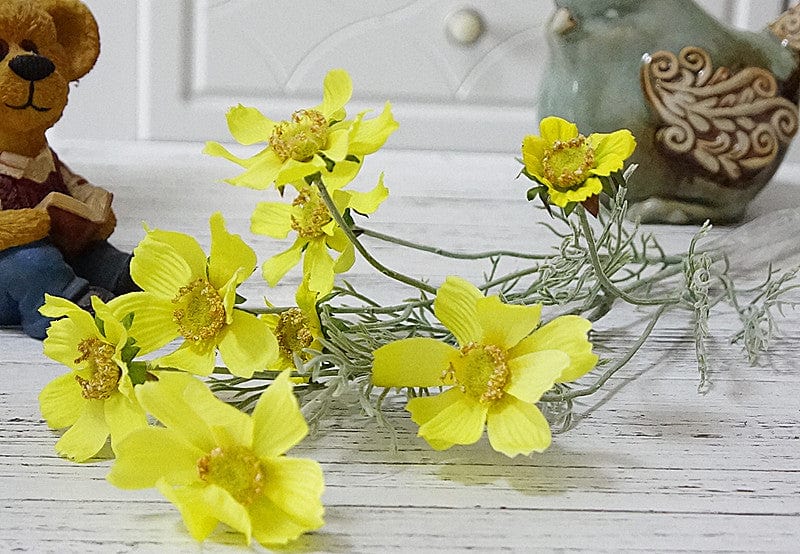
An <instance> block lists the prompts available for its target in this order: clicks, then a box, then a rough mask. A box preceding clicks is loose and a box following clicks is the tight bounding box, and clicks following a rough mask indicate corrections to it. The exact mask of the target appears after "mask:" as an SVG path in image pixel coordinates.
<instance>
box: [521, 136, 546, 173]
mask: <svg viewBox="0 0 800 554" xmlns="http://www.w3.org/2000/svg"><path fill="white" fill-rule="evenodd" d="M547 146H548V145H547V143H545V141H544V140H543V139H542V137H537V136H536V135H528V136H527V137H525V138H524V139H522V161H523V163H524V164H525V169H526V170H527V171H528V173H530V174H531V176H533V177H534V178H536V180H538V181H541V182H542V183H545V184H548V181H547V180H546V179H545V177H544V165H543V164H542V159H543V158H544V152H545V149H546V148H547Z"/></svg>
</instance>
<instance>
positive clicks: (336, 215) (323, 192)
mask: <svg viewBox="0 0 800 554" xmlns="http://www.w3.org/2000/svg"><path fill="white" fill-rule="evenodd" d="M314 184H315V185H316V187H317V190H318V191H319V195H320V198H322V201H323V202H325V206H326V207H327V208H328V211H329V212H330V214H331V217H333V219H334V221H336V224H337V225H339V227H340V228H341V229H342V231H343V232H344V234H345V236H346V237H347V240H349V241H350V244H352V245H353V246H354V247H355V249H356V250H358V252H359V254H361V256H363V257H364V259H365V260H366V261H367V263H369V265H371V266H372V267H374V268H375V269H377V270H378V271H380V272H381V273H383V274H384V275H386V276H387V277H389V278H390V279H394V280H395V281H399V282H401V283H403V284H406V285H409V286H412V287H414V288H416V289H418V290H422V291H425V292H427V293H430V294H436V289H435V288H434V287H432V286H431V285H429V284H428V283H423V282H422V281H420V280H418V279H414V278H413V277H409V276H407V275H403V274H402V273H399V272H397V271H394V270H393V269H389V268H388V267H386V266H385V265H383V264H382V263H380V262H379V261H378V260H376V259H375V258H374V257H373V256H372V254H370V253H369V251H368V250H367V249H366V248H365V247H364V245H363V244H361V241H359V240H358V237H357V236H356V235H355V233H353V229H352V228H351V227H350V224H349V223H347V222H346V221H345V220H344V217H343V216H342V214H341V213H340V212H339V209H338V208H337V207H336V204H334V202H333V198H331V195H330V194H328V189H326V188H325V185H324V184H323V183H322V180H321V179H320V178H317V179H315V180H314Z"/></svg>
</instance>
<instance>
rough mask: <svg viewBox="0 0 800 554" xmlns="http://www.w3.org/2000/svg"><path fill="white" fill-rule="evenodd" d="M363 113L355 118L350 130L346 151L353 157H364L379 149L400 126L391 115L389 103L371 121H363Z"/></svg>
mask: <svg viewBox="0 0 800 554" xmlns="http://www.w3.org/2000/svg"><path fill="white" fill-rule="evenodd" d="M363 117H364V113H361V114H359V115H358V117H356V120H355V122H354V123H353V126H352V127H351V130H350V145H349V146H348V150H349V152H350V153H351V154H353V155H355V156H366V155H367V154H372V153H373V152H376V151H377V150H378V149H379V148H381V147H382V146H383V145H384V143H385V142H386V139H388V138H389V135H391V134H392V133H394V132H395V131H396V130H397V129H398V127H400V124H399V123H397V121H395V119H394V116H393V115H392V105H391V104H390V103H389V102H386V104H385V105H384V107H383V112H381V114H380V115H379V116H378V117H376V118H373V119H367V120H364V119H363Z"/></svg>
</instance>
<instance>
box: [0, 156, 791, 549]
mask: <svg viewBox="0 0 800 554" xmlns="http://www.w3.org/2000/svg"><path fill="white" fill-rule="evenodd" d="M199 150H200V147H199V146H197V145H186V146H170V147H167V146H155V145H132V144H104V145H101V144H97V145H91V147H87V146H85V145H80V144H73V145H69V144H67V145H64V146H63V147H62V148H61V149H60V150H59V154H60V155H61V157H62V158H63V159H65V160H67V161H68V163H70V165H71V166H72V168H73V169H74V170H76V171H77V172H79V173H83V174H84V175H85V176H86V177H88V178H90V180H93V181H94V182H96V183H97V184H103V185H106V186H108V187H109V188H110V189H111V190H112V191H113V192H114V194H115V209H116V211H117V213H118V214H119V219H120V223H119V227H118V230H117V232H116V234H115V235H114V240H115V241H116V242H117V244H119V245H120V246H122V247H124V248H131V247H132V246H133V245H135V243H136V242H137V241H138V240H139V239H140V238H141V235H142V231H141V226H140V222H141V221H142V220H146V221H147V222H148V223H149V224H150V225H153V226H158V227H161V228H167V229H177V230H181V231H185V232H189V233H192V234H195V235H196V236H197V237H198V238H199V240H200V241H201V243H202V244H204V245H205V246H207V245H208V228H207V217H208V215H209V214H210V213H212V212H213V211H215V210H217V209H219V210H221V211H222V212H223V214H224V215H225V216H226V218H227V220H228V222H229V225H230V227H231V228H233V229H234V230H236V231H237V232H241V233H242V234H243V236H244V238H245V240H247V241H248V242H249V243H250V244H252V245H253V246H254V248H255V249H256V250H257V252H258V253H259V257H260V258H261V259H262V260H263V259H266V257H267V256H269V255H271V254H274V253H276V252H278V251H279V250H280V249H281V248H282V245H280V244H276V243H273V242H269V241H267V240H265V239H264V238H263V237H254V236H252V235H250V233H249V232H248V231H247V226H248V218H249V214H250V211H251V210H252V207H253V204H254V202H255V201H257V200H258V199H262V198H265V195H264V193H254V192H252V191H246V190H237V189H233V188H230V187H227V186H225V185H222V184H219V183H215V181H217V180H219V179H221V178H224V177H226V176H231V175H233V174H235V173H236V171H235V168H233V167H232V166H228V165H226V164H225V163H224V162H219V161H216V160H209V159H206V158H203V157H202V156H201V155H200V154H199V153H198V152H199ZM518 169H519V168H518V166H517V164H516V162H515V161H514V160H513V159H511V158H509V157H506V156H494V155H485V154H475V155H468V154H441V153H433V152H392V153H388V154H378V155H376V157H375V158H374V159H372V160H370V161H369V162H368V163H367V165H366V167H365V168H364V171H363V172H362V174H361V175H360V176H359V180H358V183H356V185H357V186H358V187H359V188H360V187H363V188H366V187H369V186H370V185H372V184H374V182H375V180H376V179H377V172H379V171H380V170H385V171H386V183H387V185H388V186H389V188H390V190H391V195H390V198H389V200H388V201H387V203H386V204H385V205H384V206H383V207H382V208H381V210H379V212H378V213H377V214H375V216H373V217H372V218H370V220H369V225H370V227H372V228H374V229H376V230H379V231H384V232H394V233H402V234H403V235H404V236H407V237H409V238H412V239H418V240H424V241H425V242H428V243H434V244H437V245H440V246H443V247H447V248H450V249H455V250H483V249H488V248H496V247H515V248H525V247H528V248H531V247H535V248H536V249H540V244H547V240H548V239H546V236H545V235H543V234H542V233H543V230H542V228H541V226H539V225H538V223H537V222H538V221H541V214H540V213H539V212H538V211H536V210H534V209H533V208H532V207H531V206H530V205H528V204H527V203H526V202H525V201H524V190H525V183H523V182H522V181H516V180H515V179H514V177H515V176H516V174H517V172H518ZM792 174H793V172H792V171H791V168H787V169H786V170H784V171H783V172H782V173H780V174H779V177H778V180H777V182H776V183H774V184H773V185H772V186H771V187H769V188H768V189H767V191H766V192H765V193H764V194H763V195H762V196H761V197H759V199H758V200H757V202H756V204H755V205H754V206H753V209H752V213H753V214H759V213H765V212H767V211H769V210H770V209H772V208H773V207H775V206H780V207H787V205H794V206H797V205H800V202H799V201H798V199H800V193H798V190H797V189H796V188H793V187H794V185H792V184H791V182H792V181H793V178H792ZM654 230H655V232H656V233H657V234H658V236H659V237H660V238H661V239H662V241H663V242H664V243H665V244H666V245H667V247H668V248H669V249H670V250H672V251H679V250H680V249H682V248H683V247H685V244H686V242H687V241H688V238H689V237H690V235H691V233H692V232H693V231H694V229H693V228H679V227H660V228H654ZM717 232H718V233H722V232H724V231H722V230H718V231H717ZM373 244H375V243H370V245H373ZM374 252H375V255H376V256H377V257H378V258H379V259H381V260H382V261H383V262H384V263H387V264H388V265H390V266H392V267H396V268H398V269H402V270H404V271H408V272H409V273H414V274H416V275H417V276H428V277H429V278H430V281H431V283H433V284H438V283H439V282H441V280H442V278H443V277H444V276H445V275H447V274H448V273H459V274H461V275H464V276H466V277H471V278H477V277H479V276H480V274H481V272H482V271H483V270H484V269H485V267H482V266H481V264H463V265H461V263H460V262H454V261H446V262H443V261H441V260H437V259H435V258H433V257H432V256H430V255H427V254H417V253H413V254H411V255H408V254H405V253H402V252H399V251H398V250H397V249H395V248H390V247H387V246H386V245H381V244H375V248H374ZM297 279H298V274H292V275H290V278H289V280H288V284H287V285H286V286H280V287H277V288H276V289H275V290H273V291H269V290H267V288H266V286H265V285H263V284H262V283H261V282H260V281H259V280H258V279H257V278H254V279H252V280H251V281H249V282H248V283H247V284H246V286H245V294H246V295H248V296H250V297H251V298H252V297H258V295H261V294H265V293H266V294H268V295H269V297H270V299H272V300H273V301H274V302H276V303H279V302H283V301H288V300H289V299H290V298H291V292H292V291H291V287H292V286H294V285H295V284H296V283H297ZM348 279H350V280H351V281H352V282H354V283H356V284H358V285H359V286H360V287H363V288H364V289H366V290H368V291H370V292H371V293H373V294H375V295H376V296H379V297H382V298H384V299H390V300H391V299H394V300H398V299H401V298H403V297H404V295H408V294H409V291H408V290H406V289H404V288H402V287H401V286H395V285H387V284H386V281H385V280H383V279H379V278H377V277H375V275H374V273H372V272H371V271H370V270H369V268H367V267H366V266H365V265H364V264H362V263H358V264H357V265H356V267H355V268H354V272H353V274H352V275H351V276H349V277H348ZM642 315H643V314H640V313H637V312H636V311H634V310H627V309H624V308H621V309H620V310H615V311H614V312H613V315H611V316H609V317H606V318H604V319H603V320H601V322H600V323H599V324H598V326H597V330H598V336H599V337H600V338H601V340H602V341H603V348H602V349H601V350H600V353H601V355H603V356H609V357H611V356H614V355H616V354H619V353H620V352H623V351H624V350H625V349H626V347H628V346H630V344H631V343H632V342H633V340H634V338H635V334H634V333H635V329H636V326H637V325H642ZM787 315H788V317H787V319H785V320H783V322H782V331H783V334H782V336H781V337H780V338H778V339H776V341H775V343H774V345H773V346H774V348H773V350H772V352H771V354H770V355H769V356H766V357H764V358H763V359H762V361H761V363H760V364H758V365H756V366H753V367H751V366H750V365H748V363H747V362H746V358H745V357H744V356H743V353H742V352H741V349H740V347H739V346H737V345H730V344H728V340H727V339H728V337H729V336H730V335H731V334H732V333H733V332H734V330H735V329H736V324H737V322H736V318H735V317H733V315H732V314H730V313H721V314H720V316H719V318H718V319H715V320H712V329H711V331H712V340H711V343H710V352H711V357H712V367H713V373H712V380H713V383H714V384H713V386H712V388H711V390H710V392H709V393H707V394H705V395H700V394H698V393H697V385H698V375H697V370H696V367H695V364H694V342H693V339H692V336H691V330H690V329H691V328H690V326H689V325H688V321H687V320H686V317H685V315H681V314H673V315H670V316H669V317H667V318H665V319H664V320H663V321H662V322H661V323H660V324H659V326H658V327H657V329H656V332H655V333H654V336H653V338H652V340H651V341H650V342H649V343H648V344H647V345H646V346H645V347H644V348H643V349H642V350H641V352H639V353H638V354H637V355H636V357H635V358H634V359H633V360H632V362H631V363H630V365H628V366H627V367H626V368H625V369H624V370H622V371H621V372H619V373H618V374H617V376H615V377H614V378H613V379H612V380H611V381H610V382H609V383H608V386H607V387H606V388H605V389H604V391H603V392H601V393H599V394H598V395H596V396H593V397H589V398H588V399H584V400H583V401H581V402H580V403H579V404H578V405H577V410H576V411H577V414H578V416H579V417H578V421H577V423H576V425H575V426H574V428H573V429H571V430H570V431H568V432H566V433H564V434H560V435H557V436H556V437H555V439H554V442H553V446H552V447H551V448H550V449H549V450H548V451H546V452H545V453H543V454H538V455H534V456H532V457H530V458H519V457H518V458H515V459H508V458H506V457H505V456H502V455H500V454H497V453H495V452H493V451H492V450H491V449H490V448H489V445H488V442H487V441H486V440H485V439H484V440H482V441H481V442H479V443H478V444H476V445H473V446H470V447H456V448H453V449H451V450H449V451H446V452H434V451H432V450H430V449H429V448H427V446H426V444H425V443H424V441H422V439H420V438H418V437H416V426H415V425H414V424H413V423H412V422H411V421H410V420H409V418H408V415H407V413H406V412H405V411H404V410H403V402H402V399H400V398H394V399H391V401H390V402H389V404H388V419H389V421H390V423H391V424H392V426H393V428H394V437H393V436H392V433H390V432H389V431H387V430H386V429H383V428H381V427H379V426H378V425H377V424H376V423H375V422H374V421H372V420H371V419H369V418H368V417H366V416H363V415H361V414H360V413H359V412H358V409H357V408H356V407H351V406H350V404H349V403H348V402H347V398H344V399H342V401H341V402H339V403H338V404H337V405H336V408H335V410H334V411H333V413H332V414H331V416H330V418H328V419H327V420H325V422H324V423H323V425H322V426H321V428H320V429H319V432H318V433H317V435H316V436H314V437H312V438H309V439H307V440H306V441H304V442H303V443H302V444H301V445H300V446H299V447H298V448H296V449H295V450H293V451H292V454H293V455H297V456H307V457H312V458H314V459H316V460H318V461H319V462H320V463H321V464H322V467H323V470H324V472H325V476H326V484H327V488H326V492H325V495H324V502H325V505H326V521H327V524H326V526H325V527H323V528H322V529H321V530H320V531H318V532H316V533H314V534H311V535H309V536H306V537H304V538H302V539H301V540H300V541H298V543H297V544H296V545H295V546H296V548H297V550H298V551H301V552H423V551H436V552H465V551H478V552H528V551H535V550H538V551H548V552H549V551H558V552H577V551H583V552H619V551H628V552H637V551H638V552H653V551H659V552H712V551H715V552H716V551H720V552H721V551H728V552H794V551H797V550H798V548H799V545H800V526H799V525H798V522H800V461H798V453H800V400H798V398H800V378H798V367H797V362H796V359H797V357H798V353H800V347H799V346H798V344H800V342H798V341H799V340H800V324H798V319H799V318H800V317H799V316H798V314H797V313H793V312H788V314H787ZM0 352H2V359H1V360H0V375H2V383H3V384H2V386H0V507H2V517H0V551H2V552H12V551H20V552H36V553H39V552H103V553H107V552H198V551H202V552H227V551H241V550H242V549H243V545H242V542H241V539H240V538H239V537H238V536H236V535H235V534H232V533H228V532H226V531H225V530H224V529H223V528H222V527H220V528H219V529H218V531H217V532H216V533H215V534H214V535H213V536H212V538H211V539H210V540H209V541H207V542H206V543H205V544H204V545H202V547H200V546H198V545H197V544H196V543H195V542H194V541H193V540H192V539H191V537H189V535H188V534H187V533H186V532H185V530H184V528H183V524H182V522H181V521H180V516H179V515H178V513H177V511H176V510H175V509H174V508H173V507H172V506H171V505H170V504H169V503H167V502H166V501H165V500H164V499H162V498H161V497H160V496H159V495H158V493H156V492H155V491H135V492H130V491H121V490H117V489H115V488H113V487H112V486H111V485H109V484H108V483H106V482H105V475H106V473H107V471H108V467H109V465H110V462H109V461H108V460H103V461H99V462H96V463H87V464H80V465H78V464H72V463H70V462H67V461H66V460H63V459H61V458H59V457H58V456H57V455H56V454H55V451H54V449H53V445H54V443H55V441H56V440H57V437H58V434H57V433H55V432H53V431H51V430H49V429H48V428H47V426H46V424H45V423H44V422H43V421H42V419H41V416H40V414H39V410H38V404H37V395H38V393H39V391H40V390H41V388H42V387H43V386H44V385H45V384H46V383H47V382H48V381H49V380H50V379H52V378H54V377H55V376H57V375H59V374H60V373H61V372H62V371H63V370H64V368H63V367H61V366H59V365H58V364H56V363H55V362H52V361H51V360H49V359H47V358H45V357H44V356H43V354H42V352H41V344H40V343H39V342H37V341H34V340H32V339H29V338H27V337H25V336H23V335H22V334H21V332H19V331H18V330H13V329H11V330H9V329H4V330H0ZM393 445H394V446H393ZM395 447H396V448H395ZM254 548H255V547H254ZM255 550H260V549H259V548H255Z"/></svg>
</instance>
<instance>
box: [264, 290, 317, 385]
mask: <svg viewBox="0 0 800 554" xmlns="http://www.w3.org/2000/svg"><path fill="white" fill-rule="evenodd" d="M317 298H318V295H317V294H316V293H314V292H312V291H311V290H309V288H308V282H307V281H305V280H304V281H303V282H302V283H301V284H300V287H299V288H298V289H297V294H296V295H295V301H296V302H297V307H296V308H289V309H288V310H285V311H283V312H281V313H280V314H265V315H262V316H261V318H262V319H263V320H264V321H265V322H266V323H267V326H269V328H270V329H271V330H272V332H273V333H274V334H275V337H276V338H277V339H278V361H277V362H276V364H274V365H273V366H272V367H270V368H269V369H277V370H282V369H290V368H291V369H293V368H295V367H296V366H295V361H294V360H295V356H297V357H299V358H300V359H301V360H303V361H308V359H309V357H310V356H309V354H308V353H307V352H306V349H311V350H314V351H317V352H320V351H321V350H322V345H321V344H320V342H319V339H320V338H321V337H322V325H321V323H320V321H319V315H317Z"/></svg>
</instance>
